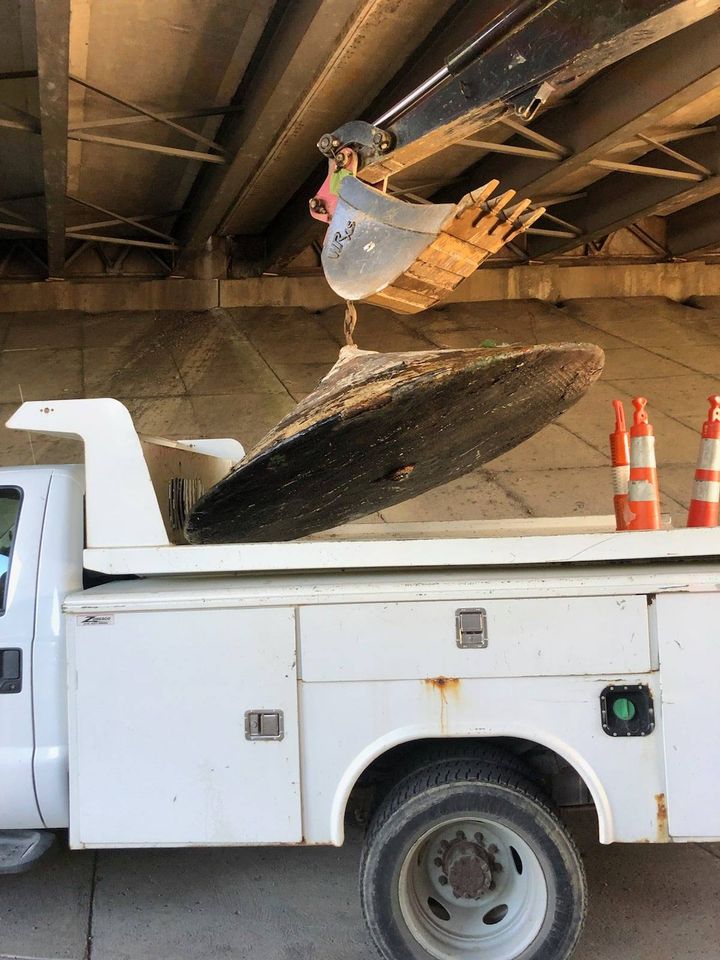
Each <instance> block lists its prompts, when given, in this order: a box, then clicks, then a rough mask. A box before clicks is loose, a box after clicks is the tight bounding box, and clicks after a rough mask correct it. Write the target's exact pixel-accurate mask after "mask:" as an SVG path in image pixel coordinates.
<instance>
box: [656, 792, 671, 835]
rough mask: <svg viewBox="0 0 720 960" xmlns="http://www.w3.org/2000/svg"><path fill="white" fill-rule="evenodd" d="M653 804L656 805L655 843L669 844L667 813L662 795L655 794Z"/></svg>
mask: <svg viewBox="0 0 720 960" xmlns="http://www.w3.org/2000/svg"><path fill="white" fill-rule="evenodd" d="M655 803H656V804H657V837H656V842H657V843H669V842H670V833H669V831H668V813H667V800H666V799H665V794H664V793H656V794H655Z"/></svg>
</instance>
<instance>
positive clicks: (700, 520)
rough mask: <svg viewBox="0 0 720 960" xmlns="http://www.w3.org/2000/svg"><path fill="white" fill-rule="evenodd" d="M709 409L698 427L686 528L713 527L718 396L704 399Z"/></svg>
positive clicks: (719, 478) (718, 495)
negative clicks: (703, 421) (697, 453)
mask: <svg viewBox="0 0 720 960" xmlns="http://www.w3.org/2000/svg"><path fill="white" fill-rule="evenodd" d="M708 402H709V404H710V410H709V412H708V417H707V420H706V421H705V423H704V424H703V425H702V434H701V440H700V453H699V455H698V462H697V466H696V467H695V480H694V482H693V491H692V500H691V501H690V509H689V511H688V520H687V525H688V526H689V527H716V526H717V525H718V501H719V500H720V396H716V395H713V396H712V397H708Z"/></svg>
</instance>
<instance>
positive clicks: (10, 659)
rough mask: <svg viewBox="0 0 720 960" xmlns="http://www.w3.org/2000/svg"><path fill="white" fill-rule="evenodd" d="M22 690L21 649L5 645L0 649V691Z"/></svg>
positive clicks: (14, 691) (13, 691)
mask: <svg viewBox="0 0 720 960" xmlns="http://www.w3.org/2000/svg"><path fill="white" fill-rule="evenodd" d="M21 690H22V650H20V649H18V648H17V647H10V648H8V647H6V648H5V649H3V650H0V693H20V691H21Z"/></svg>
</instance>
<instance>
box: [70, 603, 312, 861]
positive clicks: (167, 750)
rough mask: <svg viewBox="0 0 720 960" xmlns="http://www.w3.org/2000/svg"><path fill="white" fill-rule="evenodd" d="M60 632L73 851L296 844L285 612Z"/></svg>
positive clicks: (103, 617)
mask: <svg viewBox="0 0 720 960" xmlns="http://www.w3.org/2000/svg"><path fill="white" fill-rule="evenodd" d="M68 620H69V629H68V633H69V690H70V716H69V721H70V841H71V845H72V846H73V847H84V846H90V847H106V846H120V847H134V846H189V845H223V846H224V845H231V844H246V843H296V842H299V841H300V840H301V838H302V829H301V819H300V785H299V779H300V773H299V759H298V712H297V690H296V676H295V618H294V611H293V610H292V609H282V608H272V609H269V608H266V609H261V610H257V609H225V610H197V609H194V610H193V609H190V610H188V609H185V610H178V609H175V610H157V611H149V612H148V611H135V612H132V611H131V612H112V611H110V610H98V611H97V613H95V614H93V613H83V614H79V615H71V616H69V617H68ZM261 713H262V714H263V715H264V716H263V722H264V726H265V728H266V729H265V730H264V737H263V738H260V737H258V734H261V733H262V732H263V731H260V730H258V719H257V718H258V715H259V714H261ZM246 714H247V715H248V716H247V717H246ZM274 715H278V716H280V718H281V723H282V726H281V730H279V731H278V735H277V736H272V735H271V734H272V733H273V730H272V726H273V722H274V720H273V717H274ZM246 726H247V729H246Z"/></svg>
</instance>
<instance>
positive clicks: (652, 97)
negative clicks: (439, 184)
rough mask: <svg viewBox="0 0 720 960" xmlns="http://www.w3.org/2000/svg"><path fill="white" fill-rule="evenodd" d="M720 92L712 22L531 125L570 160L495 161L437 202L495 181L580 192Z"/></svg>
mask: <svg viewBox="0 0 720 960" xmlns="http://www.w3.org/2000/svg"><path fill="white" fill-rule="evenodd" d="M719 86H720V16H719V15H715V16H712V17H709V18H707V19H705V20H702V21H700V22H699V23H696V24H693V25H692V26H690V27H687V28H686V29H684V30H681V31H680V32H679V33H676V34H674V35H673V36H671V37H668V38H666V39H665V40H661V41H660V42H658V43H656V44H653V45H652V46H650V47H646V48H645V49H644V50H641V51H639V52H638V53H636V54H634V55H633V56H632V57H629V58H628V59H626V60H623V61H621V62H620V63H618V64H617V65H616V66H614V67H612V68H611V69H610V70H608V71H606V72H605V73H604V74H602V75H601V76H599V77H598V78H597V80H595V81H592V82H591V83H590V84H588V86H587V87H586V88H585V89H583V90H581V91H580V92H579V93H578V94H577V95H576V96H575V97H574V98H573V100H571V101H568V102H567V103H564V104H563V103H561V104H560V106H558V107H557V108H556V109H554V110H551V111H549V112H548V113H546V114H544V115H543V116H542V117H541V118H540V119H539V120H538V121H537V122H536V123H534V124H533V125H532V126H533V130H534V131H536V132H538V133H541V134H542V135H544V136H546V137H548V138H549V139H551V140H554V141H558V142H559V143H561V144H563V145H564V146H566V147H567V148H568V150H569V153H570V155H569V156H568V157H567V158H566V159H564V160H562V161H561V162H559V163H556V164H553V165H551V166H550V167H548V165H547V164H546V163H544V162H539V161H537V160H530V159H523V160H516V161H509V160H508V159H506V158H498V157H497V156H494V155H491V156H489V157H486V158H485V159H483V160H481V161H480V162H479V163H477V164H475V165H474V166H473V167H472V168H471V169H470V170H469V171H468V173H467V174H466V176H465V178H464V179H463V180H461V181H459V182H457V183H455V184H453V186H452V189H451V190H444V191H440V192H439V193H438V194H437V195H436V196H435V197H433V199H434V200H436V201H443V200H451V199H452V200H455V199H457V197H458V196H461V195H462V194H463V193H466V192H467V191H468V190H471V189H473V188H475V187H476V186H477V185H478V184H479V183H484V182H486V181H487V180H490V179H492V178H493V177H497V179H499V180H500V183H501V185H502V186H503V188H512V189H514V190H521V191H522V192H523V193H525V194H526V195H528V196H530V197H539V196H546V195H549V194H559V193H572V192H575V190H576V189H578V186H581V185H582V183H583V179H584V178H585V177H587V168H588V167H589V166H590V165H591V164H592V162H593V160H598V159H612V151H613V150H614V149H616V148H617V147H619V146H621V145H622V144H625V143H627V142H628V141H632V140H634V139H635V138H636V137H637V136H638V134H640V133H645V132H647V131H648V130H652V129H655V128H658V127H660V128H662V126H663V124H664V122H665V120H666V118H667V117H669V116H670V115H672V114H673V113H675V112H676V111H678V110H681V109H683V108H686V107H688V106H689V105H691V104H692V103H693V102H695V101H698V100H700V99H701V98H702V97H704V96H707V95H708V94H711V93H712V91H714V90H716V89H717V88H718V87H719ZM649 149H650V147H649V145H648V150H649ZM644 152H646V151H643V150H642V149H639V151H638V153H639V154H642V153H644ZM587 179H594V178H592V177H590V178H587Z"/></svg>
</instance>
